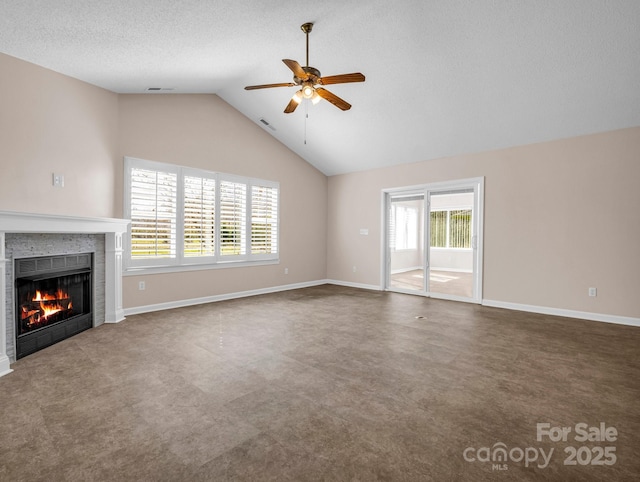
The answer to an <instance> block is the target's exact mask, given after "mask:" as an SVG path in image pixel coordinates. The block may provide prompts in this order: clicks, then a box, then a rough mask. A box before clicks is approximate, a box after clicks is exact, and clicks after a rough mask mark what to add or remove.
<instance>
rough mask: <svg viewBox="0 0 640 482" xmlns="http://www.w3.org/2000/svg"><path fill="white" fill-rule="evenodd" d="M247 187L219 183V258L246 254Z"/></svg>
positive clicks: (239, 184) (230, 183)
mask: <svg viewBox="0 0 640 482" xmlns="http://www.w3.org/2000/svg"><path fill="white" fill-rule="evenodd" d="M246 219H247V185H246V184H244V183H239V182H231V181H220V256H242V255H245V254H246V252H247V248H246V238H247V222H246Z"/></svg>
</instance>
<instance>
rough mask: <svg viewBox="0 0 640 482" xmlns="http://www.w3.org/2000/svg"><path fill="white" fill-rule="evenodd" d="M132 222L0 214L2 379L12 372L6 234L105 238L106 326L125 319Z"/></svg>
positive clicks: (0, 355)
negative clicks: (127, 238)
mask: <svg viewBox="0 0 640 482" xmlns="http://www.w3.org/2000/svg"><path fill="white" fill-rule="evenodd" d="M129 223H130V221H129V220H128V219H115V218H86V217H76V216H60V215H52V214H34V213H19V212H10V211H0V377H1V376H3V375H6V374H7V373H10V372H11V371H12V370H11V369H10V367H9V357H8V356H7V353H6V346H7V340H6V333H7V319H6V313H5V309H4V307H5V304H6V293H7V286H6V281H5V274H6V270H7V263H8V262H9V260H8V259H6V256H5V246H6V244H5V243H6V241H5V235H6V234H7V233H33V234H37V233H43V234H52V233H78V234H104V235H105V261H106V266H105V323H118V322H120V321H122V320H124V310H123V308H122V235H123V234H124V233H126V232H127V229H128V225H129Z"/></svg>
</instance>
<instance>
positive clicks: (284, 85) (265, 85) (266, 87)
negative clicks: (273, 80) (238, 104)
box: [244, 82, 296, 90]
mask: <svg viewBox="0 0 640 482" xmlns="http://www.w3.org/2000/svg"><path fill="white" fill-rule="evenodd" d="M295 85H296V84H294V83H293V82H284V83H282V84H263V85H248V86H246V87H245V88H244V90H255V89H270V88H271V87H293V86H295Z"/></svg>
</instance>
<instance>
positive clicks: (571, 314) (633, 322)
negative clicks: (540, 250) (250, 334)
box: [0, 279, 640, 376]
mask: <svg viewBox="0 0 640 482" xmlns="http://www.w3.org/2000/svg"><path fill="white" fill-rule="evenodd" d="M324 284H332V285H337V286H346V287H348V288H359V289H364V290H373V291H382V289H381V288H380V286H376V285H369V284H364V283H353V282H350V281H340V280H333V279H323V280H316V281H306V282H303V283H294V284H289V285H281V286H272V287H269V288H261V289H257V290H249V291H240V292H236V293H226V294H222V295H213V296H205V297H202V298H191V299H187V300H178V301H168V302H166V303H158V304H154V305H146V306H135V307H132V308H125V310H124V314H125V316H128V315H137V314H141V313H150V312H153V311H161V310H170V309H173V308H181V307H184V306H193V305H201V304H204V303H213V302H216V301H224V300H233V299H237V298H245V297H247V296H257V295H264V294H269V293H277V292H280V291H289V290H295V289H300V288H309V287H312V286H320V285H324ZM461 301H468V300H461ZM482 305H483V306H489V307H493V308H504V309H507V310H514V311H527V312H530V313H539V314H543V315H553V316H564V317H567V318H578V319H582V320H590V321H600V322H603V323H614V324H618V325H628V326H637V327H640V318H632V317H628V316H618V315H607V314H602V313H590V312H587V311H575V310H565V309H561V308H549V307H546V306H534V305H524V304H520V303H509V302H506V301H495V300H482ZM7 360H8V359H7ZM3 369H6V370H8V371H7V372H6V373H9V372H10V371H11V370H10V369H9V364H8V361H7V363H6V367H5V366H4V364H3V363H2V360H0V376H2V375H3V374H6V373H3Z"/></svg>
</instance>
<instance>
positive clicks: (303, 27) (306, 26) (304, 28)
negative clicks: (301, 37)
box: [300, 22, 313, 67]
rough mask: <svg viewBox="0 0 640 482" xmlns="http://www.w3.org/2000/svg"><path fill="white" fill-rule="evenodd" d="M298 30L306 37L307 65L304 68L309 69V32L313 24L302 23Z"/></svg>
mask: <svg viewBox="0 0 640 482" xmlns="http://www.w3.org/2000/svg"><path fill="white" fill-rule="evenodd" d="M300 29H301V30H302V31H303V32H304V33H305V35H306V37H307V65H306V67H309V32H311V30H312V29H313V23H311V22H307V23H303V24H302V25H301V26H300Z"/></svg>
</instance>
